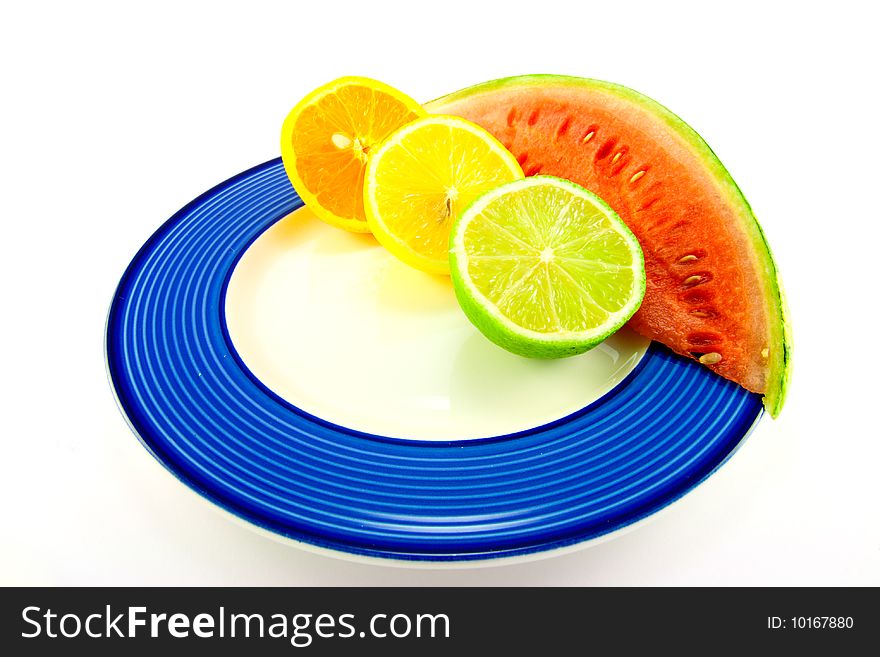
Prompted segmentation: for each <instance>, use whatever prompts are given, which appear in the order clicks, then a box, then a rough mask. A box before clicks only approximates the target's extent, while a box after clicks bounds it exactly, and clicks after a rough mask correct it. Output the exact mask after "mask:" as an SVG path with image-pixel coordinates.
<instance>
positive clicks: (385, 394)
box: [226, 209, 648, 440]
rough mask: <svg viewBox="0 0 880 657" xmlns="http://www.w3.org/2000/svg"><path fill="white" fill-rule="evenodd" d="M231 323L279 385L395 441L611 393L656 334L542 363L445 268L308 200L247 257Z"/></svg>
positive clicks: (239, 343)
mask: <svg viewBox="0 0 880 657" xmlns="http://www.w3.org/2000/svg"><path fill="white" fill-rule="evenodd" d="M226 321H227V325H228V327H229V334H230V337H231V338H232V342H233V344H234V345H235V348H236V350H237V351H238V353H239V355H240V356H241V358H242V360H243V361H244V363H245V364H246V365H247V367H248V368H249V369H250V370H251V371H252V372H253V373H254V374H255V375H256V377H257V378H258V379H260V381H262V382H263V383H264V384H265V385H266V386H267V387H268V388H269V389H270V390H272V391H273V392H275V393H276V394H277V395H279V396H280V397H282V398H283V399H286V400H287V401H289V402H290V403H291V404H293V405H294V406H297V407H299V408H301V409H303V410H304V411H306V412H308V413H311V414H312V415H315V416H317V417H320V418H322V419H324V420H327V421H330V422H333V423H334V424H338V425H341V426H344V427H349V428H351V429H357V430H359V431H365V432H368V433H373V434H380V435H384V436H392V437H396V438H411V439H420V440H453V439H466V438H482V437H486V436H495V435H501V434H508V433H514V432H517V431H522V430H524V429H530V428H533V427H537V426H540V425H542V424H546V423H548V422H552V421H554V420H558V419H559V418H562V417H565V416H566V415H569V414H571V413H573V412H575V411H577V410H579V409H581V408H583V407H584V406H586V405H587V404H589V403H590V402H592V401H595V400H596V399H598V398H600V397H601V396H602V395H604V394H605V393H606V392H608V391H609V390H611V389H612V388H613V387H614V386H615V385H617V384H618V383H619V382H620V381H621V380H622V379H623V378H624V377H626V375H627V374H628V373H629V372H630V371H632V369H633V368H634V367H635V366H636V364H637V363H638V362H639V360H640V359H641V358H642V356H643V355H644V352H645V350H646V349H647V346H648V340H646V339H644V338H642V337H640V336H638V335H636V334H635V333H633V332H631V331H629V330H628V329H624V330H623V331H620V332H619V333H617V334H616V335H615V336H613V337H612V338H610V339H609V340H607V341H605V343H603V344H602V345H600V346H598V347H596V348H595V349H593V350H592V351H589V352H587V353H586V354H583V355H581V356H575V357H572V358H566V359H562V360H553V361H539V360H531V359H527V358H522V357H520V356H515V355H513V354H510V353H508V352H506V351H504V350H503V349H501V348H500V347H497V346H495V345H494V344H492V343H491V342H489V341H488V340H487V339H486V338H484V337H483V335H482V334H481V333H480V332H479V331H477V329H476V328H474V327H473V326H472V325H471V324H470V322H468V320H467V318H466V317H465V316H464V314H463V313H462V311H461V309H460V308H459V307H458V303H457V302H456V300H455V295H454V293H453V291H452V284H451V283H450V281H449V279H448V278H447V277H439V276H431V275H429V274H424V273H422V272H420V271H417V270H415V269H412V268H410V267H409V266H407V265H405V264H403V263H402V262H400V261H399V260H397V259H396V258H395V257H394V256H392V255H391V254H390V253H388V252H387V251H386V250H385V249H384V248H382V247H381V246H379V245H378V244H377V243H376V241H375V239H374V238H373V237H372V236H371V235H355V234H351V233H346V232H345V231H342V230H339V229H336V228H333V227H330V226H327V225H325V224H323V223H322V222H321V221H319V220H318V219H316V218H315V216H314V215H313V214H312V213H311V212H310V211H308V210H306V209H300V210H297V211H296V212H294V213H293V214H291V215H290V216H288V217H286V218H285V219H283V220H281V221H280V222H278V223H277V224H275V225H274V226H273V227H272V228H270V229H269V230H267V231H266V232H265V233H264V234H263V235H261V236H260V237H259V239H257V241H256V242H254V244H253V245H252V246H251V247H250V248H249V249H248V250H247V252H246V253H245V254H244V255H243V256H242V258H241V260H240V261H239V263H238V265H237V267H236V269H235V271H234V272H233V275H232V278H231V280H230V283H229V289H228V293H227V297H226Z"/></svg>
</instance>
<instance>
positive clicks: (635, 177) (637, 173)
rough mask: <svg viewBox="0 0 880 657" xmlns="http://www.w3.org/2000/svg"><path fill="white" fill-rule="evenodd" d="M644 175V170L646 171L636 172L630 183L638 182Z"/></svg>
mask: <svg viewBox="0 0 880 657" xmlns="http://www.w3.org/2000/svg"><path fill="white" fill-rule="evenodd" d="M644 175H645V170H644V169H642V170H641V171H636V172H635V173H634V174H633V176H632V178H630V179H629V182H630V183H634V182H635V181H636V180H638V179H639V178H641V177H642V176H644Z"/></svg>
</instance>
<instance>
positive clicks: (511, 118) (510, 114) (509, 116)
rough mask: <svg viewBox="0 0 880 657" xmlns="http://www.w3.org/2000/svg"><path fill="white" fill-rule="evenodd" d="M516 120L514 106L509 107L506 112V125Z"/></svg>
mask: <svg viewBox="0 0 880 657" xmlns="http://www.w3.org/2000/svg"><path fill="white" fill-rule="evenodd" d="M514 121H516V108H515V107H511V108H510V111H509V112H508V113H507V125H508V126H511V125H513V122H514Z"/></svg>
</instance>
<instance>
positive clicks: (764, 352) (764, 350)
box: [761, 347, 770, 358]
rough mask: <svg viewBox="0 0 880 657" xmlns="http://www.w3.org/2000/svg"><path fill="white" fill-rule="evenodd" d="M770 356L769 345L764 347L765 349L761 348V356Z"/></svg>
mask: <svg viewBox="0 0 880 657" xmlns="http://www.w3.org/2000/svg"><path fill="white" fill-rule="evenodd" d="M769 357H770V350H769V349H768V348H767V347H764V348H763V349H761V358H769Z"/></svg>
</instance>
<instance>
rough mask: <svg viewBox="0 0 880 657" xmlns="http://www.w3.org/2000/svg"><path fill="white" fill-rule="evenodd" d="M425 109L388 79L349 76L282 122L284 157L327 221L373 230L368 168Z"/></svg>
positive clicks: (293, 178)
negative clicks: (376, 152) (374, 154)
mask: <svg viewBox="0 0 880 657" xmlns="http://www.w3.org/2000/svg"><path fill="white" fill-rule="evenodd" d="M424 115H425V111H424V110H423V109H422V108H421V106H419V104H418V103H417V102H416V101H414V100H413V99H412V98H409V97H408V96H405V95H404V94H402V93H400V92H399V91H397V89H394V88H392V87H389V86H388V85H387V84H383V83H382V82H379V81H377V80H371V79H370V78H361V77H344V78H339V79H338V80H334V81H333V82H330V83H328V84H325V85H324V86H322V87H319V88H318V89H315V90H314V91H312V92H311V93H310V94H309V95H308V96H306V97H305V98H303V99H302V100H301V101H300V102H298V103H297V104H296V106H295V107H294V108H293V109H292V110H291V111H290V114H288V115H287V118H286V119H285V120H284V125H283V126H282V127H281V159H282V160H283V161H284V168H285V170H286V171H287V175H288V177H289V178H290V181H291V183H293V186H294V188H295V189H296V191H297V193H298V194H299V195H300V197H301V198H302V200H303V201H304V202H305V204H306V205H307V206H308V207H309V208H310V209H311V210H312V211H313V212H314V213H315V214H316V215H317V216H318V217H319V218H321V219H323V220H324V221H326V222H327V223H330V224H333V225H334V226H339V227H340V228H345V229H346V230H350V231H354V232H359V233H364V232H369V228H368V227H367V220H366V217H365V216H364V201H363V199H364V187H363V181H364V168H365V166H366V162H367V157H368V156H369V154H370V151H371V150H372V149H373V148H374V147H375V146H377V145H378V144H379V142H381V141H382V140H384V139H385V138H386V137H387V136H388V135H389V134H391V133H392V132H393V131H394V130H396V129H397V128H399V127H400V126H402V125H404V124H405V123H407V122H408V121H412V120H413V119H416V118H418V117H420V116H424Z"/></svg>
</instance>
